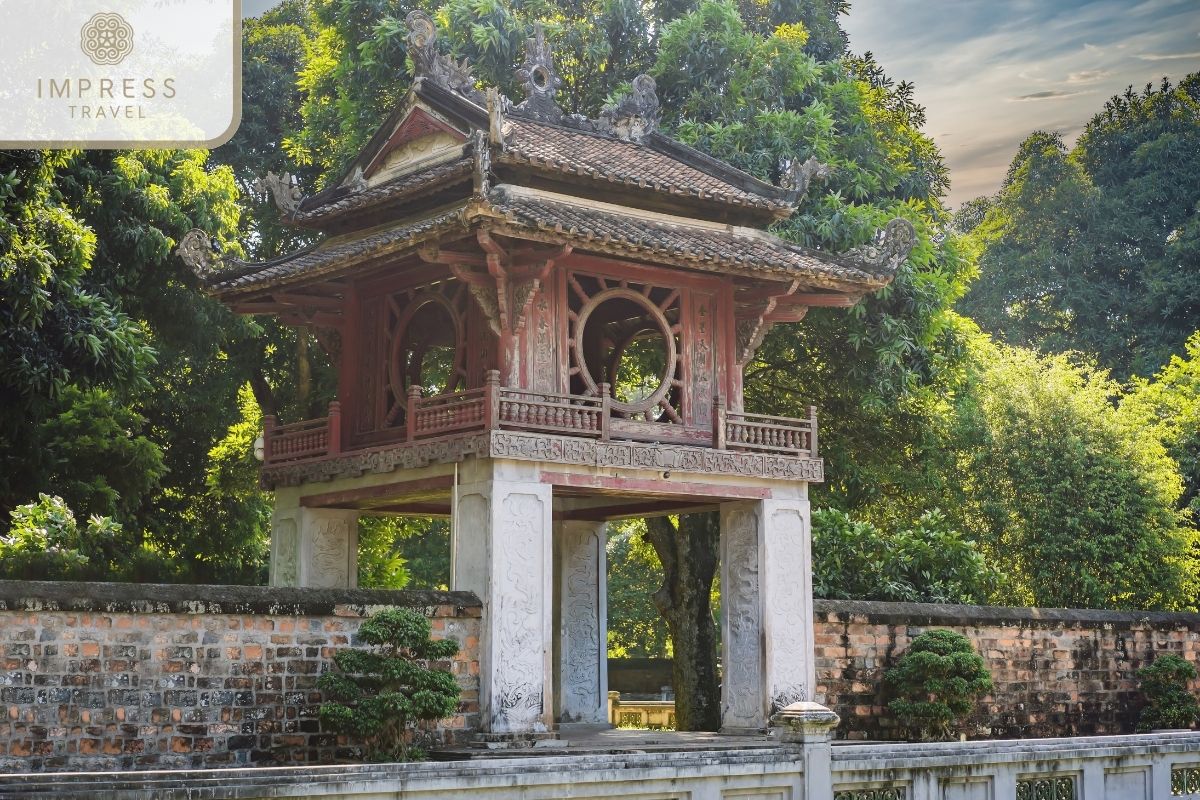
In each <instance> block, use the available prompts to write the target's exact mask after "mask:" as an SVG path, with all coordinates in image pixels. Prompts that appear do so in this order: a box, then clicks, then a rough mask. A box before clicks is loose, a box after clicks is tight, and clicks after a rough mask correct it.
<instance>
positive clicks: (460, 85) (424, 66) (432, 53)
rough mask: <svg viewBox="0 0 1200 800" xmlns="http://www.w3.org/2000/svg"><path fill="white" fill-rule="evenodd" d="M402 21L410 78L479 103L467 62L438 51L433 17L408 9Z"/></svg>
mask: <svg viewBox="0 0 1200 800" xmlns="http://www.w3.org/2000/svg"><path fill="white" fill-rule="evenodd" d="M404 24H405V25H406V26H407V27H408V35H407V36H406V37H405V39H406V40H407V41H408V54H409V55H410V56H411V57H412V63H413V77H414V78H424V79H426V80H429V81H430V82H432V83H436V84H437V85H439V86H441V87H442V88H444V89H449V90H450V91H452V92H457V93H458V94H460V95H462V96H463V97H465V98H467V99H468V100H473V101H474V102H476V103H481V104H482V102H483V93H482V92H480V91H479V90H478V89H476V88H475V77H474V76H473V75H472V74H471V63H470V62H469V61H468V60H467V59H465V58H464V59H463V60H462V61H455V60H454V59H453V58H451V57H450V56H447V55H443V54H442V53H439V52H438V49H437V25H435V24H434V22H433V17H431V16H429V14H427V13H425V12H424V11H420V10H416V11H410V12H408V16H406V17H405V18H404Z"/></svg>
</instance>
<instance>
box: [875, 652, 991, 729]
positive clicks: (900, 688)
mask: <svg viewBox="0 0 1200 800" xmlns="http://www.w3.org/2000/svg"><path fill="white" fill-rule="evenodd" d="M884 684H885V686H886V687H887V690H888V692H889V693H890V694H891V696H892V698H893V699H892V700H891V701H890V702H889V703H888V709H889V710H891V712H892V713H893V714H895V715H896V718H897V719H898V720H899V721H900V723H901V724H902V725H904V727H906V728H907V729H908V731H909V734H910V736H912V737H914V738H917V739H945V738H947V737H948V736H949V735H950V734H951V733H952V732H953V730H954V729H955V728H956V727H958V726H961V725H962V724H963V723H964V722H965V721H966V720H967V718H968V717H969V716H970V715H971V713H972V712H973V711H974V710H975V705H976V703H977V702H978V701H979V699H980V698H981V697H983V696H984V695H986V694H987V693H988V692H990V691H991V690H992V677H991V675H990V674H989V673H988V670H987V665H986V664H984V661H983V659H982V658H980V656H979V654H978V653H976V652H975V648H974V647H973V646H972V645H971V641H970V640H969V639H967V637H965V636H963V635H962V634H961V633H955V632H954V631H947V630H932V631H926V632H925V633H922V634H921V635H920V636H918V637H917V638H916V639H913V641H912V644H910V645H909V647H908V650H906V651H905V652H904V655H902V656H901V657H900V660H899V661H898V662H897V663H896V666H894V667H892V668H891V669H889V670H888V671H887V673H886V674H885V675H884Z"/></svg>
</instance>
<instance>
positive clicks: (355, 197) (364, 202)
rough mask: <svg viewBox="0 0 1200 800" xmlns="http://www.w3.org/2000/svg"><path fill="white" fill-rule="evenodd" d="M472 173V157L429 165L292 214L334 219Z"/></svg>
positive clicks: (301, 217) (299, 217) (308, 218)
mask: <svg viewBox="0 0 1200 800" xmlns="http://www.w3.org/2000/svg"><path fill="white" fill-rule="evenodd" d="M470 174H471V159H470V158H459V159H455V160H454V161H448V162H444V163H441V164H436V165H434V166H432V167H429V168H428V169H423V170H421V171H419V172H414V173H411V174H409V175H401V176H400V177H398V178H396V179H394V180H391V181H388V182H387V183H382V184H379V185H378V186H372V187H370V188H369V189H363V190H361V191H358V192H351V193H348V194H346V195H344V196H342V197H339V198H337V199H334V200H330V201H328V202H326V203H323V204H321V205H318V206H315V207H313V208H308V209H306V208H304V206H301V209H300V210H299V211H297V212H296V213H295V214H294V215H292V217H291V220H292V221H295V222H297V223H300V224H304V223H309V222H314V221H316V220H321V221H323V222H324V221H327V220H333V219H336V218H338V217H341V216H342V215H344V214H347V213H349V212H351V211H357V210H359V209H361V208H367V207H369V206H373V205H376V204H378V203H384V202H387V201H388V200H394V199H399V198H406V199H407V198H414V197H419V196H421V195H424V194H428V193H430V192H436V191H438V190H439V189H442V188H445V187H446V186H448V185H450V184H452V183H454V182H455V181H457V180H458V179H461V178H464V177H466V176H467V175H470Z"/></svg>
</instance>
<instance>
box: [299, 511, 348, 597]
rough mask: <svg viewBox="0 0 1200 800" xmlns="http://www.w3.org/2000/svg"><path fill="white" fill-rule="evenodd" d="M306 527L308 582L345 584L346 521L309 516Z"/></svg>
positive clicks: (325, 585)
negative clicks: (308, 535) (309, 544)
mask: <svg viewBox="0 0 1200 800" xmlns="http://www.w3.org/2000/svg"><path fill="white" fill-rule="evenodd" d="M305 527H309V526H305ZM310 530H311V531H312V556H311V558H310V560H309V576H310V578H309V581H308V582H309V584H310V585H312V586H318V587H322V588H339V587H343V588H344V587H347V586H349V585H350V574H349V565H350V554H349V546H350V541H349V531H348V530H347V524H346V521H345V520H341V519H333V518H321V517H318V518H316V519H314V520H312V523H311V528H310Z"/></svg>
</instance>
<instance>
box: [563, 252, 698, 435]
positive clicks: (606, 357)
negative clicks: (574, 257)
mask: <svg viewBox="0 0 1200 800" xmlns="http://www.w3.org/2000/svg"><path fill="white" fill-rule="evenodd" d="M568 283H569V286H570V288H569V298H568V309H569V316H570V320H571V333H570V341H569V345H570V353H571V356H570V357H571V367H570V376H571V393H572V394H581V395H586V396H590V397H596V396H599V394H600V385H601V384H603V383H607V384H609V386H610V387H611V389H610V393H611V396H612V398H613V399H612V404H611V405H612V409H613V412H614V413H615V414H616V415H618V416H621V417H625V418H628V419H638V418H640V419H644V420H647V421H651V422H670V423H680V422H682V414H683V392H682V391H681V389H682V387H683V378H682V366H681V363H680V353H681V352H682V350H683V348H682V343H681V338H680V331H681V325H680V291H679V289H677V288H671V287H665V286H655V285H653V284H650V283H640V282H637V281H634V280H628V279H620V280H618V279H615V278H606V277H602V276H599V275H590V274H586V273H580V272H575V273H571V274H570V275H569V276H568Z"/></svg>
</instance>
